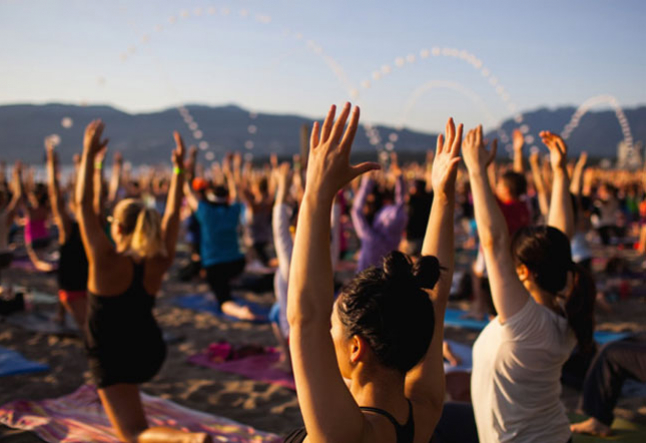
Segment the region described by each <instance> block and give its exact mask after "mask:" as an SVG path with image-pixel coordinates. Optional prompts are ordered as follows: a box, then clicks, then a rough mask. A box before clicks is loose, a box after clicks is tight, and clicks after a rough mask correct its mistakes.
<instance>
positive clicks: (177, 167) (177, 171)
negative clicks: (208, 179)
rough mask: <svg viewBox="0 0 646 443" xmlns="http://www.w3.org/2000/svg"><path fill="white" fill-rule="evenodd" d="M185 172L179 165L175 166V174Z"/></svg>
mask: <svg viewBox="0 0 646 443" xmlns="http://www.w3.org/2000/svg"><path fill="white" fill-rule="evenodd" d="M183 173H184V170H183V169H182V168H180V167H179V166H173V174H175V175H181V174H183Z"/></svg>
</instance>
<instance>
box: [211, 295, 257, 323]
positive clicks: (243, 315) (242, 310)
mask: <svg viewBox="0 0 646 443" xmlns="http://www.w3.org/2000/svg"><path fill="white" fill-rule="evenodd" d="M220 309H222V312H223V313H225V314H226V315H229V316H231V317H235V318H239V319H240V320H250V321H251V320H256V319H257V317H256V314H254V313H253V312H251V309H249V307H248V306H242V305H239V304H238V303H236V302H234V301H233V300H228V301H225V302H224V303H222V305H221V306H220Z"/></svg>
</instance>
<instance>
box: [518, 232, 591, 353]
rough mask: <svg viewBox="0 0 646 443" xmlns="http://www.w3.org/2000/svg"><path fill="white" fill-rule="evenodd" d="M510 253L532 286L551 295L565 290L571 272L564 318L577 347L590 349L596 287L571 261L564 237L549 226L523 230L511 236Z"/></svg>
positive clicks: (582, 269) (581, 269)
mask: <svg viewBox="0 0 646 443" xmlns="http://www.w3.org/2000/svg"><path fill="white" fill-rule="evenodd" d="M511 251H512V255H513V257H514V261H515V262H516V266H518V265H520V264H523V265H525V266H527V269H529V271H530V272H531V273H532V275H533V277H534V281H535V282H536V284H537V285H538V286H539V287H540V288H541V289H543V290H544V291H547V292H549V293H551V294H557V293H559V292H560V291H562V290H563V289H564V288H565V285H566V284H567V278H568V274H569V273H570V272H572V274H573V277H574V282H573V283H574V285H573V288H572V290H571V291H570V293H569V294H566V295H565V306H564V309H565V315H566V317H567V321H568V324H569V325H570V327H571V328H572V330H573V331H574V335H575V336H576V339H577V342H578V344H579V348H580V349H587V348H589V347H590V346H592V345H593V343H594V341H593V333H594V300H595V295H596V288H595V284H594V280H593V278H592V276H591V275H590V273H589V272H588V271H586V270H585V269H584V268H583V267H581V266H579V265H577V264H575V263H574V262H573V261H572V251H571V249H570V240H569V239H568V237H567V236H566V235H565V234H564V233H563V232H561V231H560V230H558V229H556V228H553V227H551V226H533V227H525V228H522V229H519V230H518V232H516V234H515V235H514V238H513V239H512V242H511Z"/></svg>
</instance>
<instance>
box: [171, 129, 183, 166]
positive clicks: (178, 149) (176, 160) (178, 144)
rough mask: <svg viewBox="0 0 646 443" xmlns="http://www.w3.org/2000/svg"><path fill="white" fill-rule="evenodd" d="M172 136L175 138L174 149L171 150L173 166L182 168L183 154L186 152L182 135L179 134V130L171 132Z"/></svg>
mask: <svg viewBox="0 0 646 443" xmlns="http://www.w3.org/2000/svg"><path fill="white" fill-rule="evenodd" d="M173 137H174V138H175V149H174V150H173V155H172V161H173V166H174V167H175V168H180V169H182V168H184V154H186V147H185V146H184V140H182V136H181V135H179V132H177V131H175V132H173Z"/></svg>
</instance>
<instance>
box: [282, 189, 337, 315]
mask: <svg viewBox="0 0 646 443" xmlns="http://www.w3.org/2000/svg"><path fill="white" fill-rule="evenodd" d="M331 210H332V202H331V201H323V199H321V198H320V196H317V195H312V194H309V193H308V192H307V190H306V191H305V197H304V198H303V204H302V206H301V211H300V215H299V222H298V228H297V229H296V238H295V240H294V251H293V254H292V262H291V268H290V271H289V286H288V287H289V295H288V299H289V303H288V305H287V306H288V307H287V318H288V320H289V323H290V325H292V326H293V325H312V326H314V325H316V326H319V325H320V323H321V322H323V323H324V324H328V323H329V321H330V315H331V314H332V305H333V302H334V281H333V272H332V260H331V256H330V230H331V227H330V211H331Z"/></svg>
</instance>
